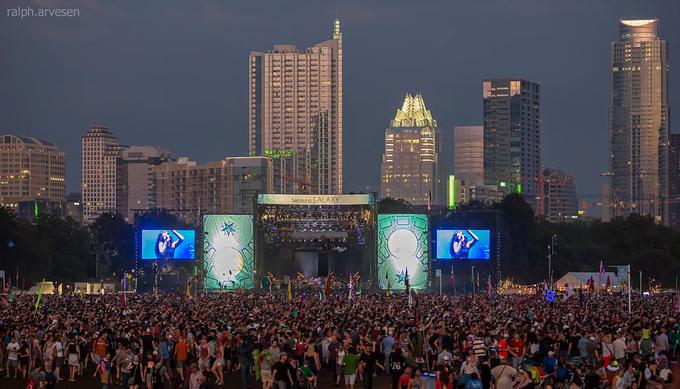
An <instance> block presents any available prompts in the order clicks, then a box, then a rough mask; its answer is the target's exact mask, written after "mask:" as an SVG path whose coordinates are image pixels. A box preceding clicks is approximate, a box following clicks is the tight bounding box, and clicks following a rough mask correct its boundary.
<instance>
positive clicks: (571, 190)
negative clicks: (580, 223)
mask: <svg viewBox="0 0 680 389" xmlns="http://www.w3.org/2000/svg"><path fill="white" fill-rule="evenodd" d="M536 214H537V215H542V216H544V217H545V218H546V220H548V221H550V222H553V223H562V222H571V221H575V220H577V219H578V198H577V197H576V186H575V185H574V177H572V176H570V175H568V174H566V173H564V172H563V171H560V170H556V169H550V168H543V169H541V175H540V177H539V179H538V195H537V196H536Z"/></svg>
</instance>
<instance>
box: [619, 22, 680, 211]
mask: <svg viewBox="0 0 680 389" xmlns="http://www.w3.org/2000/svg"><path fill="white" fill-rule="evenodd" d="M658 26H659V21H658V19H648V20H623V19H622V20H619V39H618V40H617V41H615V42H612V44H611V102H610V110H609V173H608V174H609V195H610V206H611V207H612V208H613V209H612V211H613V216H626V215H628V214H630V213H639V214H642V215H649V216H653V217H654V218H655V219H656V221H657V222H664V223H667V222H668V212H669V205H668V203H669V201H668V200H669V192H668V191H669V189H668V187H669V183H668V168H669V164H668V158H669V157H668V153H669V133H670V131H669V116H668V45H667V43H666V41H665V40H662V39H660V38H659V34H658Z"/></svg>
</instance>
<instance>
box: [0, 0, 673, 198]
mask: <svg viewBox="0 0 680 389" xmlns="http://www.w3.org/2000/svg"><path fill="white" fill-rule="evenodd" d="M19 6H21V7H29V6H30V7H31V8H33V9H38V8H43V7H49V8H77V9H78V11H79V15H80V16H77V17H70V18H68V17H29V18H24V19H19V18H15V17H12V16H8V12H11V11H8V9H11V8H15V7H19ZM0 12H2V15H0V49H1V51H0V53H1V54H0V133H13V134H23V135H28V136H36V137H43V138H46V139H49V140H52V141H53V142H55V143H57V144H58V145H59V146H60V147H61V148H62V149H63V150H64V151H65V152H66V158H67V181H68V183H67V189H69V190H70V191H77V190H78V188H79V185H80V139H79V137H80V136H81V135H82V134H83V133H84V132H85V131H86V130H87V128H88V127H89V126H90V125H93V124H101V125H106V126H108V127H110V128H111V129H112V130H113V131H114V132H115V133H116V134H117V135H118V136H119V138H120V140H121V142H122V143H124V144H129V145H146V144H149V145H158V146H162V147H165V148H167V149H169V150H171V151H173V152H174V153H175V155H182V156H189V157H190V158H192V159H195V160H197V161H199V162H204V161H210V160H217V159H221V158H223V157H225V156H233V155H245V154H246V153H247V132H248V129H247V94H248V89H247V59H248V53H249V51H251V50H266V49H268V48H269V47H271V45H273V44H283V43H294V44H296V45H298V47H305V46H307V45H311V44H313V43H314V42H319V41H323V40H325V39H328V38H329V37H330V33H331V20H332V19H333V18H336V17H337V18H340V19H341V20H342V25H343V26H342V29H343V38H344V50H345V51H344V61H345V62H344V82H345V84H344V107H345V111H344V124H345V128H344V131H345V136H344V139H345V142H346V143H345V147H344V149H345V153H346V155H345V161H346V162H345V163H346V167H345V172H346V173H345V177H344V178H345V188H346V190H347V191H358V190H366V188H367V187H369V188H370V189H371V190H376V189H377V188H379V172H380V157H381V153H382V147H383V146H382V140H383V135H384V131H385V127H386V126H387V125H388V123H389V120H390V119H391V118H392V117H393V115H394V113H395V110H396V109H397V108H398V107H399V106H400V104H401V102H402V100H403V96H404V94H405V93H406V92H421V93H422V94H423V96H424V98H425V102H426V104H427V106H428V108H430V109H431V110H432V113H433V115H434V117H435V119H437V122H438V124H439V127H440V128H441V130H442V131H443V132H445V133H447V134H450V132H451V130H452V128H453V127H454V126H456V125H470V124H478V123H481V111H482V99H481V92H482V79H483V78H485V77H487V78H491V77H523V78H526V79H529V80H532V81H536V82H539V83H540V84H541V86H542V96H541V105H542V108H541V109H542V111H541V115H542V144H543V154H542V160H543V162H544V164H545V165H546V166H551V167H556V168H561V169H563V170H565V171H567V172H570V173H572V174H574V175H575V176H576V183H577V191H578V192H579V193H581V194H583V195H584V196H583V197H585V195H588V194H595V193H599V192H600V187H601V185H602V184H603V183H604V181H602V179H601V177H600V173H601V172H602V171H605V170H606V168H607V112H608V104H609V101H608V99H609V43H610V42H611V41H612V40H615V39H616V36H617V20H618V19H619V18H621V17H623V18H653V17H658V18H660V19H661V22H660V23H661V34H662V36H663V37H664V38H666V39H668V40H669V41H670V51H671V60H670V62H671V77H670V80H671V83H670V88H671V91H672V92H671V97H670V99H671V106H672V105H673V102H675V101H678V98H680V81H678V80H679V79H680V70H678V66H675V64H678V63H680V49H676V47H677V46H675V45H674V43H675V42H676V41H680V1H677V0H645V1H634V0H569V1H564V0H559V1H552V0H469V1H467V0H446V1H435V0H417V1H415V0H409V1H402V0H382V1H381V0H374V1H368V0H342V1H332V0H323V1H321V0H314V1H312V0H309V1H298V0H271V1H269V0H267V1H265V0H242V1H240V0H222V1H212V0H205V1H188V0H164V1H139V0H110V1H103V0H100V1H96V0H64V1H62V0H3V1H2V2H0ZM676 75H677V76H676ZM673 91H675V92H673ZM673 127H674V125H673V122H671V128H673ZM675 127H676V128H677V127H678V126H677V125H675Z"/></svg>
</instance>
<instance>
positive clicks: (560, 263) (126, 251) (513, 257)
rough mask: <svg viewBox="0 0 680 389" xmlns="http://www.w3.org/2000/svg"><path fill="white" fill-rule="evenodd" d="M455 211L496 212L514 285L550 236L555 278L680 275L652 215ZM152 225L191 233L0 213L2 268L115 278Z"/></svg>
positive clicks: (674, 251)
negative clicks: (616, 268) (561, 219)
mask: <svg viewBox="0 0 680 389" xmlns="http://www.w3.org/2000/svg"><path fill="white" fill-rule="evenodd" d="M458 210H459V212H468V211H469V212H471V213H474V212H476V211H494V212H496V213H497V215H498V218H497V221H498V226H497V229H498V232H499V233H500V237H501V241H500V250H501V258H502V268H503V274H504V276H510V277H513V278H514V279H515V281H516V282H522V283H535V282H540V281H543V280H545V279H546V278H547V273H548V261H547V254H548V245H549V244H550V243H551V240H552V236H553V235H556V237H557V238H556V241H557V248H556V253H555V255H554V256H553V258H552V266H553V274H554V276H555V279H557V278H558V277H560V276H561V275H563V274H564V273H566V272H568V271H591V272H596V271H598V267H599V263H600V260H602V261H604V264H605V265H606V266H609V265H627V264H630V265H631V271H632V275H633V280H634V285H635V286H636V287H637V274H638V273H637V272H638V271H639V270H642V271H643V275H644V283H645V287H646V286H647V285H648V282H649V281H650V277H651V278H653V279H654V280H656V281H657V282H659V283H660V284H661V285H663V286H664V287H673V286H675V282H676V275H678V274H680V229H678V228H671V227H666V226H663V225H659V224H656V223H655V222H654V220H653V219H652V218H650V217H645V216H640V215H630V216H628V217H626V218H625V219H624V218H616V219H613V220H612V221H611V222H607V223H605V222H600V221H592V222H583V221H577V222H573V223H549V222H548V221H546V220H544V219H541V218H536V217H534V214H533V210H532V209H531V207H530V206H529V205H528V204H527V203H526V202H525V201H524V200H523V198H522V197H521V196H518V195H508V196H506V197H505V198H504V199H503V200H502V201H500V202H498V203H493V204H481V203H475V202H472V203H469V204H467V205H465V206H461V207H459V209H458ZM378 211H379V212H380V213H403V212H405V213H409V212H415V211H414V207H412V206H411V205H410V204H408V202H406V201H403V200H399V199H391V198H386V199H383V200H381V201H380V203H379V204H378ZM442 217H444V218H447V217H455V214H454V215H444V216H442ZM147 224H149V225H157V226H169V225H171V226H176V227H177V228H187V227H191V226H188V225H186V224H185V223H183V222H182V221H181V220H178V219H177V218H176V217H175V216H174V215H172V214H170V213H168V212H166V211H164V210H151V211H149V212H147V213H145V214H143V215H140V216H139V217H138V219H137V220H136V221H135V224H131V223H127V222H126V221H125V220H124V219H123V218H122V217H121V216H120V215H118V214H104V215H101V216H100V217H99V218H97V219H96V220H95V221H94V223H93V224H91V225H90V226H83V225H80V224H79V223H77V222H76V221H74V220H72V219H69V218H66V219H64V218H60V217H56V216H51V215H41V216H39V217H38V218H36V219H34V220H31V221H26V220H21V219H18V218H17V217H16V215H15V214H14V213H13V212H12V211H11V210H9V209H7V208H0V270H4V271H5V274H6V276H7V278H8V279H11V282H12V285H14V286H16V273H17V270H18V272H19V286H20V287H22V288H28V287H30V286H31V285H33V284H35V283H36V282H39V281H40V280H42V279H43V278H46V279H48V280H50V281H81V280H88V279H89V280H95V279H98V280H101V279H112V278H113V277H114V274H116V275H120V274H122V272H125V271H131V270H132V269H134V268H135V267H136V266H137V265H138V264H136V262H135V257H136V256H135V250H136V247H135V246H136V239H135V225H142V226H143V225H147ZM461 227H464V226H461ZM197 246H199V247H200V243H199V242H197ZM608 270H610V269H608Z"/></svg>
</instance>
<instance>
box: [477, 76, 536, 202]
mask: <svg viewBox="0 0 680 389" xmlns="http://www.w3.org/2000/svg"><path fill="white" fill-rule="evenodd" d="M483 97H484V180H485V181H486V183H487V184H490V185H499V186H500V187H501V189H504V190H505V192H506V193H512V192H516V193H521V194H522V195H523V196H524V199H525V200H526V202H527V203H529V204H531V206H532V207H534V209H535V206H536V193H537V185H538V175H539V170H540V167H541V116H540V86H539V85H538V84H537V83H535V82H531V81H527V80H522V79H496V80H484V83H483Z"/></svg>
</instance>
